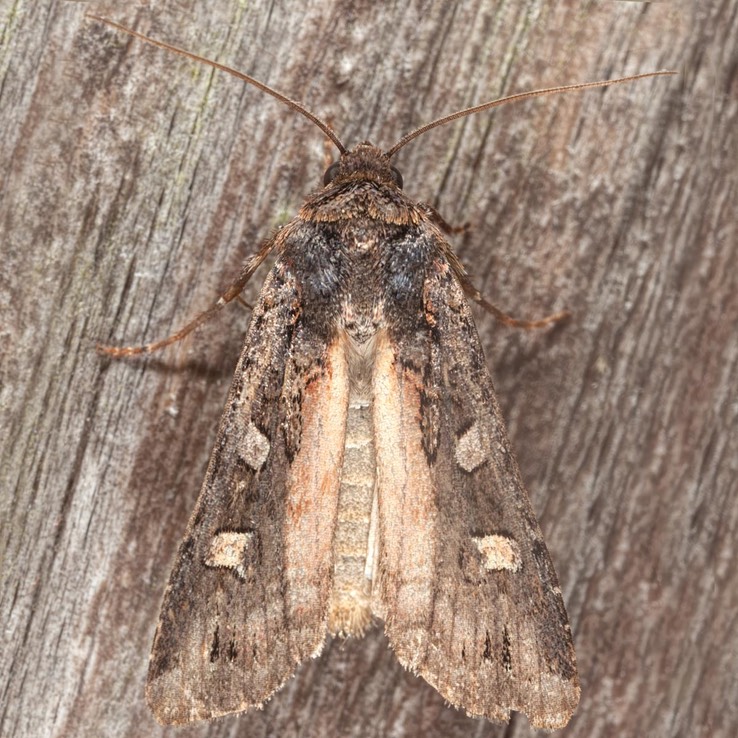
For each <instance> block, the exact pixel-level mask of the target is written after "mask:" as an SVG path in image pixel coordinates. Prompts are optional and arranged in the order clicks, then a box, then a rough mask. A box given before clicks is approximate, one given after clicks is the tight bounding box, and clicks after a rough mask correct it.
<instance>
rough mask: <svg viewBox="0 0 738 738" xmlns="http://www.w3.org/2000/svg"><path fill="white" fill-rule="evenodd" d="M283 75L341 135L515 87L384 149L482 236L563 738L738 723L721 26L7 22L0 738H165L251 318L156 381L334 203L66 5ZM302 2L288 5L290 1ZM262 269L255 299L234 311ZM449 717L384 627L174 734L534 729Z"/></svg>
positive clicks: (189, 12) (260, 16)
mask: <svg viewBox="0 0 738 738" xmlns="http://www.w3.org/2000/svg"><path fill="white" fill-rule="evenodd" d="M92 6H94V8H93V9H95V10H103V11H104V12H108V13H109V14H110V15H112V16H114V17H115V18H116V19H117V20H120V21H123V22H125V23H128V24H134V25H136V26H137V27H138V28H139V29H140V30H142V31H144V32H146V33H149V34H151V35H154V36H157V37H159V38H162V39H165V40H168V41H170V42H173V43H177V44H179V45H181V46H183V47H186V48H188V49H190V50H193V51H195V52H197V53H201V54H204V55H207V56H209V57H214V58H217V59H219V60H222V61H224V62H226V63H229V64H231V65H233V66H235V67H238V68H240V69H243V70H244V71H247V72H249V73H251V74H253V75H255V76H256V77H258V78H259V79H262V80H264V81H266V82H268V83H271V84H274V85H276V86H277V87H279V89H281V90H283V91H284V92H286V93H287V94H289V95H291V96H293V97H296V98H299V99H301V100H303V101H304V102H305V103H307V104H308V105H309V106H310V107H311V108H313V109H314V110H315V111H317V112H318V113H320V114H322V115H324V116H327V117H328V118H329V119H330V120H331V122H332V123H333V125H334V126H335V128H336V129H337V130H338V131H339V133H340V134H341V135H342V136H343V137H344V139H345V140H346V141H347V142H349V143H355V142H357V141H358V140H362V139H365V138H369V139H371V140H372V141H373V142H375V143H380V144H384V145H389V144H390V143H392V142H393V141H394V140H396V139H397V138H399V136H400V135H401V134H402V133H404V132H405V131H407V130H408V129H410V128H412V127H414V126H415V125H417V124H419V123H422V122H426V121H427V120H429V119H431V118H433V117H435V116H438V115H440V114H443V113H446V112H448V111H452V110H454V109H457V108H460V107H464V106H466V105H470V104H472V103H476V102H480V101H483V100H486V99H490V98H492V97H495V96H498V95H501V94H504V93H508V92H514V91H519V90H525V89H529V88H533V87H540V86H549V85H555V84H562V83H567V82H576V81H582V80H591V79H598V78H603V77H608V76H616V75H622V74H629V73H635V72H641V71H647V70H653V69H658V68H663V67H672V68H676V69H678V70H679V72H680V76H679V77H678V78H670V79H665V78H662V79H655V80H651V81H646V82H642V83H639V84H636V85H632V86H626V87H619V88H614V89H611V90H608V91H604V92H603V91H596V92H590V93H585V94H573V95H569V96H567V97H562V98H549V99H543V100H537V101H533V102H530V103H525V104H522V105H519V106H515V107H512V108H506V109H501V110H499V111H497V112H496V113H495V114H484V115H480V116H478V117H476V118H473V119H468V120H466V121H464V122H460V123H457V124H455V125H453V126H449V127H447V128H445V129H440V130H437V131H434V132H433V133H431V134H429V135H428V136H426V137H425V138H424V139H421V140H418V141H417V142H415V143H413V144H412V145H411V146H408V148H407V149H406V150H404V151H403V152H402V154H401V155H400V156H399V157H398V161H397V165H398V166H399V167H400V168H401V170H402V172H403V175H404V179H405V183H406V185H405V190H406V191H407V192H408V193H412V194H413V195H415V196H417V197H418V198H419V199H424V200H427V201H431V202H433V203H435V204H436V205H437V206H438V207H439V209H440V210H441V212H442V213H443V214H444V216H445V217H446V218H447V219H448V220H450V221H453V222H456V223H462V222H467V221H468V222H469V223H471V224H472V229H471V231H470V232H469V233H468V234H467V235H465V236H464V237H461V238H457V239H456V240H455V245H456V247H457V249H458V252H459V254H460V255H461V258H462V259H463V261H464V262H465V263H466V264H467V265H468V266H469V268H470V270H471V272H472V273H473V274H474V275H475V278H476V282H477V283H478V284H479V285H480V286H482V287H483V289H484V291H485V293H486V295H487V296H488V297H489V298H490V299H492V300H493V301H495V302H496V303H497V304H499V305H500V306H502V307H504V308H507V309H508V310H510V311H513V312H516V313H518V314H522V315H524V316H528V317H532V316H538V315H542V314H545V313H547V312H549V311H552V310H555V309H560V308H564V307H568V308H569V309H571V310H572V311H573V313H574V318H573V320H572V321H571V322H570V323H568V324H567V325H566V326H562V327H560V328H558V329H557V330H555V331H551V332H548V333H546V332H543V333H541V332H538V333H524V332H514V331H509V330H507V329H503V328H500V327H499V326H498V325H496V324H495V323H494V322H493V321H492V320H491V319H490V318H489V317H488V316H486V315H485V314H483V313H481V312H480V313H479V314H478V323H479V326H480V331H481V333H482V336H483V339H484V341H485V346H486V349H487V353H488V357H489V364H490V367H491V368H492V370H493V372H494V376H495V379H496V385H497V390H498V393H499V396H500V400H501V403H502V406H503V409H504V412H505V415H506V417H507V419H508V421H509V427H510V433H511V436H512V440H513V444H514V446H515V448H516V449H517V454H518V458H519V461H520V465H521V468H522V470H523V474H524V477H525V479H526V481H527V483H528V485H529V488H530V491H531V496H532V499H533V503H534V507H535V508H536V510H537V511H538V513H539V516H540V519H541V523H542V527H543V529H544V533H545V535H546V538H547V540H548V542H549V545H550V548H551V552H552V555H553V558H554V560H555V562H556V565H557V568H558V572H559V575H560V578H561V583H562V588H563V590H564V596H565V600H566V602H567V604H568V608H569V613H570V615H571V619H572V624H573V628H574V634H575V640H576V644H577V653H578V657H579V663H580V670H581V678H582V690H583V694H582V701H581V705H580V708H579V710H578V713H577V714H576V716H575V717H574V719H573V720H572V722H571V724H570V725H569V726H568V728H567V729H565V730H564V731H562V735H566V736H586V737H590V736H632V735H639V736H659V737H660V736H685V737H686V736H690V738H693V737H695V736H718V735H734V734H735V733H736V731H737V730H738V698H737V695H738V676H737V674H738V626H736V611H737V608H738V567H736V565H735V541H736V538H737V535H738V531H737V530H736V528H737V527H738V502H737V501H736V500H737V497H738V484H737V483H736V479H737V471H738V443H737V441H736V439H737V432H736V423H737V421H738V401H737V400H736V396H737V395H736V391H737V390H736V387H737V384H738V373H737V372H736V361H737V357H738V268H737V267H736V260H737V258H738V253H737V248H736V244H737V243H738V226H737V225H736V223H737V222H738V217H737V216H736V211H737V209H738V197H737V192H736V190H737V189H738V184H737V181H738V175H737V172H738V165H737V155H736V152H737V151H738V134H737V133H736V132H738V76H737V72H738V10H737V6H736V2H735V0H722V1H720V0H717V1H716V2H711V3H655V4H651V3H641V2H604V3H588V2H581V3H577V2H556V3H544V2H533V1H532V0H531V1H527V0H526V1H525V2H515V3H512V2H482V1H480V2H468V3H429V2H426V3H423V2H409V3H397V4H389V3H375V2H359V1H356V2H345V3H332V2H325V1H324V0H322V1H321V0H315V1H314V2H311V3H306V4H302V3H300V4H298V3H281V2H280V3H255V4H247V3H243V4H242V3H235V2H226V1H225V0H214V1H213V2H208V3H200V2H188V1H185V2H176V3H174V2H171V3H159V2H152V3H149V4H147V5H146V6H145V7H140V8H134V7H132V6H128V5H124V4H121V3H115V4H113V3H110V4H108V7H107V8H106V7H103V6H102V5H100V4H95V3H89V4H82V3H72V2H61V1H59V2H49V1H48V0H39V1H37V2H27V1H22V0H21V1H19V2H15V3H7V2H6V3H5V4H4V7H3V9H2V17H1V19H0V23H2V24H4V26H3V30H2V33H0V130H2V131H3V134H2V136H1V137H0V177H1V178H2V179H1V190H2V191H1V193H0V229H1V232H2V235H1V236H0V239H1V240H0V243H2V247H1V248H2V261H1V262H0V301H1V302H0V310H1V311H2V312H1V315H2V320H1V321H0V353H1V354H2V367H1V371H2V373H1V374H0V402H1V405H0V407H1V408H2V416H1V419H0V438H2V458H1V459H0V479H1V480H2V491H1V497H0V505H1V509H0V519H1V521H2V522H1V523H0V525H2V534H1V535H0V550H1V551H2V558H1V562H2V566H1V567H0V571H1V572H2V574H1V575H0V576H1V577H2V591H1V593H0V596H1V598H2V599H1V603H2V604H1V610H0V612H1V613H2V641H1V646H0V664H1V666H0V682H1V691H0V694H1V695H2V696H1V697H0V734H1V735H3V736H7V737H8V738H18V737H19V736H32V737H34V738H35V737H37V736H90V737H92V736H94V737H95V738H97V737H98V736H141V735H146V736H157V735H164V734H167V735H175V731H174V730H169V731H167V730H164V729H161V728H159V727H158V726H157V725H156V724H155V723H154V721H153V719H152V717H151V715H150V714H149V712H148V710H147V708H146V705H145V703H144V699H143V684H144V679H145V673H146V664H147V658H148V651H149V647H150V643H151V638H152V636H153V630H154V626H155V622H156V617H157V612H158V608H159V603H160V597H161V594H162V591H163V588H164V585H165V582H166V578H167V575H168V570H169V567H170V564H171V562H172V558H173V556H174V553H175V551H176V547H177V544H178V541H179V539H180V536H181V534H182V532H183V530H184V527H185V524H186V521H187V518H188V515H189V512H190V509H191V507H192V505H193V503H194V500H195V498H196V495H197V493H198V491H199V487H200V483H201V478H202V476H203V473H204V469H205V464H206V461H207V458H208V455H209V452H210V445H211V443H212V441H213V438H214V434H215V431H216V427H217V423H218V418H219V414H220V411H221V408H222V405H223V403H224V400H225V395H226V391H227V387H228V384H229V382H230V376H231V372H232V369H233V367H234V365H235V362H236V358H237V356H238V353H239V351H240V343H241V338H242V336H243V333H244V331H245V328H246V325H247V323H248V319H249V318H248V312H247V311H246V310H245V309H244V308H242V307H240V306H238V305H234V306H231V307H230V308H229V309H228V310H227V311H225V312H224V313H223V314H222V315H221V316H220V317H219V318H218V319H216V320H213V321H212V322H211V323H210V324H208V326H207V327H206V328H205V329H203V330H200V331H198V332H197V333H196V334H195V335H193V336H191V337H190V338H188V339H187V340H186V341H184V342H183V343H182V344H181V345H179V346H176V347H173V348H171V349H169V350H167V351H164V352H162V353H161V354H160V355H158V356H156V357H155V358H152V359H149V360H142V361H134V362H107V361H102V360H101V359H100V358H99V357H98V356H96V354H95V352H94V349H93V347H94V343H95V341H97V340H99V339H102V340H104V341H111V342H116V343H140V342H143V341H146V340H151V339H154V338H158V337H162V336H165V335H167V334H168V333H170V332H171V331H172V330H173V329H174V328H176V327H178V326H179V325H181V324H183V323H184V322H185V321H186V320H187V319H189V318H190V317H191V316H192V315H193V314H195V313H196V312H198V311H199V310H201V309H202V308H204V307H205V306H207V305H208V304H209V303H210V302H211V300H212V299H213V297H214V296H216V295H217V294H218V290H219V289H220V288H222V287H223V286H224V285H226V284H227V282H228V281H229V279H230V278H231V276H232V275H234V274H235V272H236V270H237V269H238V266H239V264H240V262H241V261H242V260H243V259H244V258H245V257H246V256H248V255H249V254H251V253H252V252H253V251H254V249H255V248H256V247H257V245H258V243H259V242H260V240H261V239H263V238H265V237H266V236H268V234H269V233H270V231H271V229H273V228H274V227H275V226H276V225H278V224H279V223H281V222H284V220H285V219H286V218H287V217H289V215H290V214H292V213H294V212H295V210H296V209H297V207H298V206H299V204H300V202H301V200H302V198H303V196H304V195H305V194H306V193H307V192H308V191H310V190H311V189H313V188H314V187H316V186H317V185H318V184H319V182H320V181H321V178H322V172H323V165H324V141H323V138H322V136H321V134H320V133H319V132H317V131H316V130H314V129H312V128H311V127H310V125H309V124H308V123H307V122H306V121H303V120H302V119H301V118H300V117H298V116H297V115H295V114H293V113H292V112H290V111H289V110H286V109H285V108H284V107H281V106H280V105H279V104H278V103H276V102H275V101H273V100H271V99H270V98H267V97H265V96H263V95H261V94H260V93H259V92H257V91H256V90H254V89H251V88H249V87H246V86H244V85H242V84H241V83H239V82H238V81H236V80H233V79H231V78H229V77H227V76H225V75H223V74H219V73H214V72H213V71H212V70H211V69H209V68H206V67H203V66H198V65H197V64H194V63H190V62H189V61H185V60H182V59H180V58H175V57H173V56H171V55H167V54H165V53H163V52H161V51H159V50H156V49H152V48H148V47H146V46H144V45H143V44H141V43H138V42H133V41H131V40H130V39H129V38H126V37H122V36H121V35H119V34H116V33H115V32H113V31H111V30H109V29H106V28H102V27H101V26H100V25H99V24H97V23H93V22H85V21H84V19H83V12H84V9H85V7H92ZM298 7H300V11H299V12H298V10H297V8H298ZM258 283H259V278H257V279H256V280H255V282H254V285H253V286H252V287H251V288H250V293H249V295H247V297H248V296H251V297H252V298H253V295H254V294H255V290H256V289H257V288H258ZM528 734H529V728H528V726H527V722H526V720H525V719H524V718H523V717H522V716H517V717H516V718H515V719H514V721H513V725H512V728H510V729H508V728H506V727H504V726H495V725H491V724H489V723H486V722H485V721H478V720H471V719H469V718H467V717H466V716H464V715H463V714H461V713H458V712H456V711H454V710H452V709H451V708H448V707H446V706H444V704H443V701H442V700H441V699H440V698H439V697H438V696H437V695H436V694H435V693H434V692H433V690H432V689H430V688H429V687H428V686H427V685H425V684H424V683H423V682H421V681H420V680H418V679H416V678H414V677H413V676H412V675H411V674H409V673H405V672H403V670H402V669H401V668H400V667H399V666H398V665H397V663H396V661H395V660H394V657H393V655H392V653H391V651H390V650H389V649H388V648H387V645H386V642H385V641H384V639H383V637H382V635H381V631H379V630H377V631H375V632H374V633H373V634H372V635H370V636H369V637H368V638H366V639H365V640H363V641H356V642H349V643H347V644H345V645H341V644H333V646H332V647H330V648H329V649H327V651H326V652H325V653H324V655H323V656H321V657H320V658H319V659H318V660H317V661H315V662H312V663H310V664H307V665H306V666H305V667H304V668H302V669H301V671H300V672H299V674H298V676H297V678H295V679H294V680H292V681H291V682H290V683H289V684H288V685H287V687H286V688H285V689H284V690H283V691H282V692H281V693H279V694H278V695H277V696H276V697H275V698H274V699H273V700H272V701H271V702H270V703H269V704H268V705H267V706H266V708H265V709H264V711H263V712H259V713H256V714H253V715H246V716H241V717H233V718H228V719H224V720H222V721H219V722H217V723H213V724H203V725H198V726H195V727H192V728H188V729H184V730H180V731H176V735H181V736H205V735H207V736H226V735H233V736H235V735H239V736H249V737H251V736H298V735H299V736H384V735H392V736H459V737H460V736H470V735H475V736H502V735H506V736H513V735H514V736H524V735H528Z"/></svg>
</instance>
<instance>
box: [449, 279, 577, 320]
mask: <svg viewBox="0 0 738 738" xmlns="http://www.w3.org/2000/svg"><path fill="white" fill-rule="evenodd" d="M456 276H457V277H458V279H459V281H460V282H461V286H462V288H463V290H464V294H465V295H466V296H467V297H468V298H469V299H470V300H474V302H476V303H477V305H479V306H481V307H483V308H484V309H485V310H486V311H487V312H488V313H489V314H490V315H491V316H492V317H493V318H494V319H495V320H496V321H497V322H498V323H502V325H506V326H508V327H510V328H523V329H524V330H531V329H534V328H546V327H547V326H550V325H556V323H562V322H564V321H565V320H568V319H569V318H570V317H571V313H570V312H569V311H568V310H560V311H559V312H558V313H552V314H551V315H547V316H546V317H544V318H539V319H537V320H523V319H520V318H513V317H512V316H511V315H508V314H507V313H506V312H504V311H503V310H500V308H498V307H497V306H496V305H493V304H492V303H491V302H489V300H487V299H486V298H485V297H484V295H482V293H481V292H480V291H479V290H478V289H477V288H476V287H475V286H474V285H473V284H472V283H471V281H470V280H469V277H468V276H467V275H466V273H458V272H457V273H456Z"/></svg>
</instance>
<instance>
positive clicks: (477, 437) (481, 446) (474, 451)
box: [456, 423, 487, 472]
mask: <svg viewBox="0 0 738 738" xmlns="http://www.w3.org/2000/svg"><path fill="white" fill-rule="evenodd" d="M486 458H487V444H486V443H485V440H484V439H483V438H482V434H481V433H480V432H479V423H474V425H472V427H471V428H469V430H468V431H467V432H466V433H464V435H463V436H461V438H459V440H458V441H456V463H457V464H458V465H459V466H460V467H461V468H462V469H463V470H464V471H468V472H473V471H474V470H475V469H476V468H477V467H478V466H480V465H481V464H482V463H483V462H484V461H485V459H486Z"/></svg>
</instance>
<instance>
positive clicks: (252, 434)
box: [240, 423, 270, 471]
mask: <svg viewBox="0 0 738 738" xmlns="http://www.w3.org/2000/svg"><path fill="white" fill-rule="evenodd" d="M269 449H270V444H269V439H268V438H267V437H266V436H265V435H264V434H263V433H262V432H261V431H260V430H259V429H258V428H257V427H256V426H255V425H254V424H253V423H249V426H248V428H247V429H246V433H244V436H243V442H242V443H241V448H240V453H241V458H242V459H243V460H244V461H245V462H246V463H247V464H248V465H249V466H250V467H251V468H252V469H253V470H254V471H259V469H261V467H262V466H263V464H264V462H265V461H266V459H267V456H269Z"/></svg>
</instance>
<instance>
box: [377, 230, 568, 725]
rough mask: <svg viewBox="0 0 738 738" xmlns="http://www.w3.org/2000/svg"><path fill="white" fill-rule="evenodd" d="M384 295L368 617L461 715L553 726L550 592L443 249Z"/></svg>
mask: <svg viewBox="0 0 738 738" xmlns="http://www.w3.org/2000/svg"><path fill="white" fill-rule="evenodd" d="M434 231H435V229H433V228H432V227H431V226H430V224H427V223H426V224H422V223H421V225H420V227H419V229H418V233H417V239H416V241H417V244H418V249H417V250H418V252H419V253H420V254H421V255H422V258H423V260H424V263H423V264H422V266H419V265H418V263H417V260H416V259H413V258H410V257H408V258H407V259H406V262H407V263H408V264H409V265H411V266H408V267H407V268H408V274H407V277H408V280H410V271H411V270H412V271H413V272H417V273H419V274H420V275H421V281H420V283H418V282H417V281H416V282H415V283H413V282H412V281H408V282H407V283H408V284H409V285H413V284H414V286H412V287H411V288H410V289H411V292H410V294H409V295H408V296H406V298H407V299H406V300H405V301H404V302H403V304H402V306H398V305H393V304H392V303H389V302H388V301H385V303H384V306H383V314H384V316H385V319H386V323H387V332H386V336H385V337H384V338H383V340H382V341H380V342H378V350H377V360H376V365H375V381H374V402H375V439H376V444H377V468H378V502H379V521H380V527H379V551H380V554H379V567H378V569H379V571H378V582H376V583H375V586H376V599H377V600H378V602H379V607H378V610H377V611H378V612H379V613H381V614H382V615H383V617H384V618H385V631H386V633H387V636H388V638H389V641H390V644H391V645H392V647H393V648H394V650H395V651H396V653H397V655H398V657H399V659H400V661H401V662H402V663H403V664H404V665H405V666H407V667H409V668H411V669H412V670H413V671H415V672H417V673H419V674H420V675H421V676H422V677H423V678H424V679H426V680H427V681H428V682H429V683H430V684H432V685H433V686H434V687H435V688H436V689H437V690H438V691H439V692H440V693H441V694H442V695H443V696H444V697H445V698H446V699H447V700H448V701H449V702H451V703H452V704H454V705H455V706H457V707H462V708H464V709H465V710H466V711H467V712H468V713H470V714H472V715H483V716H485V717H488V718H491V719H494V720H507V719H509V717H510V711H511V710H517V711H521V712H524V713H525V714H526V715H528V718H529V719H530V722H531V724H532V725H533V726H534V727H538V728H547V729H554V728H560V727H562V726H564V725H565V724H566V723H567V722H568V720H569V718H570V717H571V715H572V713H573V712H574V709H575V708H576V705H577V703H578V700H579V681H578V676H577V671H576V661H575V655H574V647H573V643H572V638H571V631H570V628H569V624H568V620H567V617H566V611H565V609H564V603H563V600H562V597H561V591H560V589H559V587H558V582H557V581H556V575H555V572H554V569H553V564H552V563H551V560H550V557H549V555H548V551H547V550H546V546H545V544H544V542H543V538H542V535H541V531H540V528H539V526H538V523H537V522H536V519H535V516H534V514H533V511H532V508H531V505H530V502H529V500H528V497H527V494H526V492H525V490H524V488H523V485H522V481H521V478H520V474H519V472H518V469H517V465H516V463H515V460H514V457H513V456H512V452H511V450H510V444H509V441H508V439H507V435H506V433H505V429H504V425H503V421H502V416H501V413H500V410H499V407H498V405H497V402H496V399H495V397H494V392H493V388H492V382H491V379H490V377H489V373H488V372H487V369H486V365H485V361H484V356H483V353H482V349H481V345H480V342H479V338H478V336H477V333H476V329H475V327H474V324H473V321H472V317H471V313H470V310H469V306H468V304H467V302H466V300H465V298H464V295H463V292H462V288H461V285H460V284H459V282H458V280H457V277H456V275H455V273H454V269H453V268H452V265H451V264H450V263H449V262H448V261H447V258H446V254H447V252H448V245H447V244H445V243H444V242H443V241H442V240H441V238H440V236H439V235H438V234H437V233H435V232H434Z"/></svg>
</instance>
